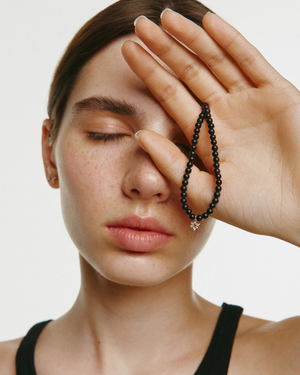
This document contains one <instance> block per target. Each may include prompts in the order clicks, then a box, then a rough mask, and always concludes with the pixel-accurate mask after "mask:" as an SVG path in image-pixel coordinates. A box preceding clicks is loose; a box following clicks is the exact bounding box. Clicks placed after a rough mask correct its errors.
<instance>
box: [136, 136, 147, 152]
mask: <svg viewBox="0 0 300 375" xmlns="http://www.w3.org/2000/svg"><path fill="white" fill-rule="evenodd" d="M139 132H140V130H139V131H138V132H136V133H135V135H134V136H135V139H136V140H137V143H138V144H139V145H140V147H141V148H142V149H143V150H144V151H145V152H147V153H148V151H147V150H146V149H145V148H144V147H143V146H142V145H141V142H140V138H139Z"/></svg>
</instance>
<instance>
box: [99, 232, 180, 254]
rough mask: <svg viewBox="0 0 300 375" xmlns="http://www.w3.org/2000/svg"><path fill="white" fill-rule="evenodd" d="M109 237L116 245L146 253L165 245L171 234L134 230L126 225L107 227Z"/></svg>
mask: <svg viewBox="0 0 300 375" xmlns="http://www.w3.org/2000/svg"><path fill="white" fill-rule="evenodd" d="M106 229H107V232H108V236H109V238H110V239H111V240H112V241H113V242H114V243H115V244H116V245H118V246H120V247H122V248H124V249H126V250H129V251H134V252H139V253H147V252H150V251H154V250H157V249H159V248H161V247H163V246H165V245H167V244H168V243H169V242H170V241H171V240H172V237H173V236H171V235H167V234H165V233H160V232H153V231H143V230H134V229H131V228H126V227H107V228H106Z"/></svg>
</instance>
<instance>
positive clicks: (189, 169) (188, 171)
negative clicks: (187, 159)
mask: <svg viewBox="0 0 300 375" xmlns="http://www.w3.org/2000/svg"><path fill="white" fill-rule="evenodd" d="M191 172H192V169H191V168H186V170H185V173H191ZM220 176H221V175H220Z"/></svg>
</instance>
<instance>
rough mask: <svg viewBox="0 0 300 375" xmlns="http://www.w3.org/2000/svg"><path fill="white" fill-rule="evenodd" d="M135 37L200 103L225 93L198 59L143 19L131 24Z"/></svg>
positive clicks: (140, 18)
mask: <svg viewBox="0 0 300 375" xmlns="http://www.w3.org/2000/svg"><path fill="white" fill-rule="evenodd" d="M135 31H136V35H137V36H138V37H139V39H141V40H142V41H143V43H144V44H145V45H146V46H147V47H148V48H149V49H150V50H151V51H152V52H153V53H154V54H155V55H156V56H157V57H159V58H160V59H161V60H162V61H163V62H164V63H165V64H166V65H168V66H169V67H170V68H171V69H172V70H173V71H174V72H175V73H176V75H177V76H178V77H179V78H180V79H181V80H182V81H183V82H184V83H185V84H186V85H187V86H188V87H189V88H190V90H191V91H192V92H193V93H194V94H195V95H196V96H197V97H198V98H199V99H200V100H201V101H203V102H206V101H209V99H210V98H212V97H218V96H221V95H223V94H225V93H227V92H228V91H227V90H226V88H225V87H224V86H223V85H222V83H221V82H220V81H219V80H218V79H217V78H216V76H215V75H214V74H213V73H212V72H211V71H210V70H209V69H207V68H206V66H205V65H204V63H203V62H202V61H201V60H200V59H199V57H198V56H197V55H196V54H195V53H193V52H192V51H191V50H188V49H187V48H185V47H184V46H183V45H182V44H180V43H179V42H177V41H176V40H175V39H174V38H172V37H171V36H170V35H168V34H167V33H166V32H165V31H164V30H162V29H161V28H160V27H159V26H157V25H156V24H155V23H153V22H152V21H150V20H148V19H147V18H145V17H144V16H141V17H139V18H138V19H137V20H136V22H135Z"/></svg>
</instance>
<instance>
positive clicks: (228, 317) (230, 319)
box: [16, 303, 243, 375]
mask: <svg viewBox="0 0 300 375" xmlns="http://www.w3.org/2000/svg"><path fill="white" fill-rule="evenodd" d="M222 306H223V308H222V311H221V313H220V316H219V319H218V322H217V324H216V328H215V331H214V334H213V337H212V339H211V342H210V344H209V347H208V349H207V352H206V354H205V356H204V358H203V360H202V362H201V363H200V365H199V367H198V369H197V371H196V372H195V374H194V375H226V374H227V372H228V367H229V361H230V356H231V351H232V346H233V342H234V337H235V333H236V330H237V326H238V323H239V319H240V316H241V314H242V312H243V309H242V308H241V307H239V306H233V305H227V304H226V303H223V305H222ZM49 322H51V320H48V321H46V322H42V323H38V324H36V325H35V326H33V327H32V328H31V329H30V330H29V332H28V333H27V335H26V336H25V337H24V339H23V340H22V342H21V344H20V346H19V349H18V352H17V357H16V366H17V375H37V374H36V371H35V367H34V348H35V344H36V342H37V339H38V337H39V335H40V333H41V332H42V330H43V328H44V327H45V325H46V324H48V323H49Z"/></svg>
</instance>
